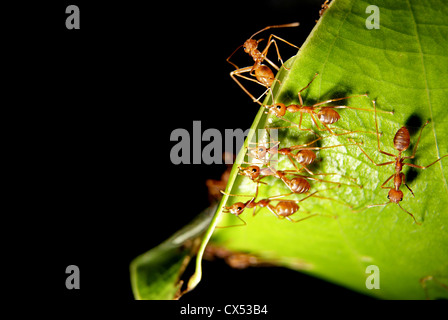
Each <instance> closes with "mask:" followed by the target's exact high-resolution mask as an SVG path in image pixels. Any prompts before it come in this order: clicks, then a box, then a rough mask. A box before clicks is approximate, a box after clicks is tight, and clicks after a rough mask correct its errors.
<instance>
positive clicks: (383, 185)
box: [381, 173, 395, 189]
mask: <svg viewBox="0 0 448 320" xmlns="http://www.w3.org/2000/svg"><path fill="white" fill-rule="evenodd" d="M393 177H395V173H394V174H393V175H391V176H390V177H389V178H387V180H386V181H384V183H383V184H382V185H381V188H383V189H393V188H392V187H385V185H386V183H388V182H389V181H390V180H391V179H392V178H393Z"/></svg>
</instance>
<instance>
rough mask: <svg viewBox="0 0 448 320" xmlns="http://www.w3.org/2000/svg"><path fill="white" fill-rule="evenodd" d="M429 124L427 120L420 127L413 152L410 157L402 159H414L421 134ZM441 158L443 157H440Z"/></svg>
mask: <svg viewBox="0 0 448 320" xmlns="http://www.w3.org/2000/svg"><path fill="white" fill-rule="evenodd" d="M428 123H429V120H427V121H426V123H425V124H424V125H423V126H422V128H421V129H420V134H419V135H418V140H417V143H416V144H415V146H414V150H413V152H412V156H409V157H403V159H414V157H415V153H416V152H417V147H418V144H419V142H420V138H421V137H422V132H423V129H425V127H426V125H427V124H428ZM442 158H443V157H442Z"/></svg>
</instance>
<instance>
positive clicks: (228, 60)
mask: <svg viewBox="0 0 448 320" xmlns="http://www.w3.org/2000/svg"><path fill="white" fill-rule="evenodd" d="M242 46H243V44H242V45H240V46H238V48H236V49H235V51H233V52H232V54H231V55H230V56H229V57H228V58H227V59H226V61H227V62H228V63H230V64H231V65H232V66H234V67H235V69H237V70H238V69H239V68H238V66H237V65H236V64H234V63H233V62H232V61H230V58H232V56H233V55H234V54H235V53H236V52H237V51H238V49H239V48H241V47H242Z"/></svg>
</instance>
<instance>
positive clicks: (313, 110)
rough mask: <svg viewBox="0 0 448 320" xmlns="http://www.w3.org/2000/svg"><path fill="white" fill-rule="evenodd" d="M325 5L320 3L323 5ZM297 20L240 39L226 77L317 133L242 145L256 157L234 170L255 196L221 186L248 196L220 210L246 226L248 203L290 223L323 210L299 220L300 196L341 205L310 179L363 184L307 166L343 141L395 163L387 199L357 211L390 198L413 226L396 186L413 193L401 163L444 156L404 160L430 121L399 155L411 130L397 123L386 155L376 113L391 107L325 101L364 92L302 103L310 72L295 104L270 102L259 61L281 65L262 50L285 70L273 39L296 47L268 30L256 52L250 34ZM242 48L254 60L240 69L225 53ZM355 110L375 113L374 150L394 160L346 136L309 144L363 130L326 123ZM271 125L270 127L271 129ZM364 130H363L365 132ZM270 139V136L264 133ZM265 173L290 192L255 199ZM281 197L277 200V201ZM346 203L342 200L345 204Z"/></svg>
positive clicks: (269, 82) (270, 77) (269, 75)
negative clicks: (283, 160) (278, 160)
mask: <svg viewBox="0 0 448 320" xmlns="http://www.w3.org/2000/svg"><path fill="white" fill-rule="evenodd" d="M324 9H325V8H323V10H324ZM298 25H299V23H297V22H296V23H290V24H283V25H273V26H268V27H266V28H264V29H261V30H260V31H258V32H256V33H254V34H253V35H252V36H251V37H250V38H249V39H248V40H246V41H245V42H244V44H243V45H241V46H239V47H238V48H237V49H236V50H235V51H234V52H233V53H232V54H231V55H230V56H229V57H228V58H227V61H228V62H229V63H230V64H232V65H233V66H234V67H235V70H234V71H232V72H231V73H230V76H231V77H232V79H233V80H234V81H235V82H236V83H237V84H238V85H239V86H240V87H241V89H243V91H244V92H245V93H246V94H247V95H249V97H251V99H252V100H253V101H254V102H256V103H258V104H260V105H261V106H262V107H264V108H265V109H266V111H265V113H267V114H273V115H275V116H276V117H277V118H279V119H281V120H284V121H287V122H289V123H290V126H288V127H296V128H297V129H298V130H300V131H302V132H303V131H309V132H311V133H313V134H314V135H316V138H315V139H314V140H313V141H311V142H309V143H306V144H301V145H293V146H289V147H283V148H280V142H279V141H269V142H268V145H267V146H266V145H264V144H263V143H254V144H255V146H251V147H247V148H246V149H247V151H248V153H250V156H251V157H252V158H254V159H256V160H257V162H256V163H250V162H249V163H246V164H249V166H246V167H241V166H240V167H239V168H238V169H239V172H238V173H239V174H240V175H243V176H245V177H247V178H249V179H251V180H252V181H253V182H254V183H256V192H255V195H250V196H248V195H234V194H227V193H225V192H223V191H221V193H223V194H227V195H229V196H239V197H250V200H248V201H246V202H237V203H234V204H233V205H230V206H224V207H223V212H225V213H231V214H233V215H235V216H236V217H237V218H238V219H240V220H241V221H242V224H238V225H236V226H242V225H246V222H245V221H244V220H243V219H242V218H241V217H240V215H241V214H242V213H243V212H244V210H245V209H251V208H253V209H254V211H253V215H255V214H256V209H257V207H258V208H267V209H268V210H269V211H270V212H272V213H273V214H274V215H275V216H276V217H277V218H280V219H283V218H284V219H287V220H289V221H290V222H294V223H295V222H299V221H303V220H305V219H308V218H311V217H314V216H317V215H320V216H324V215H323V214H311V213H309V212H308V214H309V215H308V216H306V217H303V218H300V219H292V218H291V216H292V215H293V214H295V213H296V212H298V211H299V209H300V206H299V203H300V202H302V201H305V200H307V199H309V198H311V197H314V198H320V199H328V200H332V201H337V202H340V203H342V204H345V203H344V202H342V201H339V200H337V199H333V198H327V197H323V196H321V195H319V194H318V193H319V192H321V191H323V190H318V191H314V192H311V191H310V190H311V185H310V182H309V181H315V182H320V183H330V184H334V185H335V186H333V187H331V188H329V189H333V188H339V187H340V186H341V185H348V186H352V187H358V188H362V186H361V185H358V184H356V183H354V184H353V183H351V184H345V183H341V182H335V181H330V180H325V179H319V178H317V177H316V176H334V175H338V176H342V177H346V178H348V179H350V180H353V181H356V180H355V179H353V178H351V177H347V176H343V175H341V174H338V173H316V172H313V171H312V170H311V169H309V167H308V166H309V165H311V164H312V163H313V162H314V161H315V159H316V153H315V151H316V150H323V149H329V148H337V147H341V146H345V145H356V146H357V147H358V148H359V150H361V152H362V153H363V154H364V155H365V156H366V157H367V158H368V159H369V160H370V161H371V162H372V163H373V164H374V165H375V166H388V165H393V166H394V167H395V170H394V173H393V174H392V175H391V176H390V177H389V178H388V179H387V180H386V181H385V182H384V183H383V184H382V185H381V188H383V189H389V193H388V196H387V197H388V199H389V201H388V202H386V203H382V204H373V205H368V206H366V207H364V208H361V209H359V210H356V211H362V210H365V209H367V208H371V207H376V206H386V205H388V204H390V203H395V204H397V205H398V206H399V207H400V208H401V209H402V210H403V211H404V212H406V213H407V214H409V215H410V216H411V217H412V218H413V220H414V222H415V223H416V224H418V225H420V224H421V223H420V222H417V220H416V219H415V217H414V215H413V214H412V213H410V212H408V211H407V210H405V209H404V208H403V207H402V206H401V205H400V202H401V201H402V200H403V192H402V191H401V190H400V187H401V185H403V184H404V185H405V186H406V187H407V188H408V189H409V191H410V192H411V193H412V195H414V193H413V191H412V190H411V188H410V187H409V186H408V185H407V184H406V182H405V174H404V173H403V172H402V170H403V167H404V166H409V167H413V168H418V169H426V168H428V167H430V166H432V165H434V164H435V163H436V162H438V161H440V160H441V159H443V158H445V157H447V156H448V155H444V156H443V157H441V158H439V159H437V160H435V161H434V162H432V163H431V164H429V165H427V166H420V165H415V164H412V163H408V162H404V160H406V159H413V158H414V157H415V154H416V151H417V147H418V144H419V142H420V137H421V134H422V131H423V129H424V128H425V126H426V125H427V124H428V123H429V121H427V122H426V123H425V124H424V125H423V126H422V128H421V130H420V134H419V137H418V140H417V143H415V146H414V149H413V152H412V155H411V156H403V152H404V151H406V150H407V149H408V148H409V146H410V134H409V131H408V129H407V128H406V127H404V126H403V127H401V128H400V129H399V130H398V131H397V133H396V134H395V137H394V140H393V146H394V148H395V149H396V150H397V152H398V154H396V155H395V154H391V153H388V152H385V151H383V150H381V146H380V135H381V133H380V132H379V131H378V116H377V113H388V114H393V111H381V110H377V108H376V103H375V101H372V103H373V106H374V108H373V110H372V109H363V108H357V107H350V106H345V105H337V106H334V105H328V104H329V103H332V102H335V101H340V100H346V99H349V98H354V97H362V96H366V97H367V96H368V95H367V94H361V95H355V96H349V97H342V98H335V99H329V100H326V101H323V102H318V103H315V104H313V105H310V106H306V105H304V103H303V100H302V96H301V93H302V92H303V91H304V90H305V89H307V88H308V87H309V86H310V85H311V83H312V82H313V81H314V79H315V78H316V77H317V76H318V74H317V73H316V74H315V75H314V77H313V78H312V80H311V81H310V82H309V83H308V85H307V86H305V87H304V88H303V89H301V90H300V91H299V92H298V99H299V102H300V103H299V104H290V105H285V104H283V103H275V101H274V95H273V92H272V86H273V84H274V82H275V81H278V80H276V79H275V76H274V72H273V71H272V70H271V68H270V67H269V66H268V65H265V64H263V63H264V62H266V63H267V64H269V65H270V66H271V67H272V68H274V69H275V70H277V71H279V70H280V68H279V67H278V66H277V65H276V64H275V63H273V62H272V61H271V60H269V59H268V57H267V53H268V50H269V48H270V47H271V46H272V45H274V46H275V49H276V53H277V57H278V60H279V61H280V62H281V67H283V68H285V69H286V70H289V69H287V68H286V66H284V64H283V60H282V58H281V56H280V52H279V49H278V46H277V42H276V40H278V41H282V42H284V43H286V44H288V45H291V46H292V47H294V48H297V49H299V47H297V46H295V45H294V44H291V43H289V42H288V41H286V40H284V39H282V38H280V37H278V36H276V35H273V34H271V35H270V36H269V39H268V42H267V45H266V47H265V48H264V50H262V51H260V50H259V49H258V45H259V43H260V42H261V41H262V40H263V39H260V40H255V39H254V36H255V35H257V34H259V33H261V32H263V31H266V30H268V29H273V28H286V27H297V26H298ZM241 47H243V49H244V52H246V53H247V54H249V55H250V56H251V57H252V58H253V60H254V64H253V65H252V66H248V67H245V68H239V67H238V66H237V65H236V64H235V63H233V62H231V61H230V58H231V57H232V56H233V55H234V54H235V53H236V52H237V51H238V50H239V49H240V48H241ZM239 79H245V80H249V81H253V82H256V83H258V84H260V85H262V86H263V87H265V88H266V91H265V92H264V93H263V94H262V95H261V96H260V97H259V98H255V97H254V96H253V95H252V94H251V93H250V92H249V90H247V89H246V88H245V87H244V86H243V84H242V83H241V82H240V80H239ZM268 92H270V96H271V98H272V102H273V104H271V105H263V104H262V103H261V102H260V98H261V97H263V96H264V95H265V94H267V93H268ZM344 108H346V109H355V110H360V111H369V112H374V118H375V129H376V130H375V132H371V133H374V134H376V136H377V142H378V152H380V153H382V154H384V155H386V156H388V157H392V158H394V160H392V161H388V162H383V163H376V162H375V161H374V160H373V159H372V158H371V157H370V156H369V155H368V154H367V152H366V151H365V150H364V149H363V148H362V147H361V145H362V142H356V141H355V140H353V139H351V138H349V139H348V140H349V142H350V144H345V145H344V144H340V145H332V146H325V147H317V146H313V144H314V143H316V142H317V141H319V140H321V139H324V138H326V137H328V136H329V135H330V136H340V135H347V134H352V133H355V132H363V131H349V130H344V129H337V128H331V127H330V125H332V124H334V123H336V122H337V121H338V120H339V119H340V118H341V116H340V115H339V113H338V112H337V111H336V110H335V109H344ZM297 112H298V113H300V117H299V122H298V123H294V122H292V121H290V120H287V119H286V118H284V116H285V115H286V114H290V113H297ZM303 114H309V115H310V117H311V120H312V122H313V123H314V125H315V126H316V128H317V130H318V131H327V132H328V133H329V135H327V136H319V135H317V133H316V132H315V131H314V130H312V129H310V128H304V127H302V117H303ZM280 128H286V127H280ZM280 128H274V129H280ZM271 129H272V128H271ZM335 129H337V130H343V131H345V132H343V133H338V134H337V133H335V132H334V131H335ZM366 133H368V132H366ZM269 140H271V139H270V138H269ZM273 155H283V156H286V157H288V159H289V161H290V163H291V164H292V165H293V167H294V170H276V169H275V168H274V167H273V166H271V165H270V160H271V158H272V156H273ZM304 171H305V172H306V173H308V175H304V174H302V173H304ZM268 176H273V177H275V178H277V179H279V180H281V181H282V182H283V183H284V184H285V185H286V187H287V188H288V189H289V191H290V192H289V193H287V194H281V195H277V196H272V197H268V198H264V199H259V200H257V197H258V189H259V185H260V184H266V183H265V182H264V181H262V180H263V179H264V178H266V177H268ZM391 180H392V181H393V186H391V187H389V186H386V184H387V183H388V182H390V181H391ZM329 189H325V190H329ZM293 194H305V195H306V196H305V197H304V198H302V199H300V200H284V199H281V198H285V197H288V196H290V195H293ZM279 199H280V200H279ZM273 201H276V202H277V204H276V205H273V204H272V202H273ZM346 205H347V204H346ZM349 207H350V208H352V207H351V206H349ZM330 217H333V218H336V217H334V216H330Z"/></svg>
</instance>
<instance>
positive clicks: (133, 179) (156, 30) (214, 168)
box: [11, 0, 370, 312]
mask: <svg viewBox="0 0 448 320" xmlns="http://www.w3.org/2000/svg"><path fill="white" fill-rule="evenodd" d="M142 3H143V2H142ZM69 4H76V5H78V6H79V8H80V19H81V21H80V22H81V28H80V30H67V29H66V28H65V19H66V17H67V16H68V15H67V14H66V13H65V8H66V7H67V5H69ZM320 4H321V3H320V1H309V2H307V1H290V0H282V1H274V0H271V1H216V2H215V1H192V2H190V1H174V2H172V1H171V2H160V3H158V2H151V4H148V3H147V4H145V5H143V4H141V3H137V2H110V1H107V2H106V1H99V2H98V1H96V2H95V4H92V2H87V1H73V2H57V3H56V2H55V4H49V3H46V4H45V5H43V4H39V5H37V4H36V5H35V7H34V6H33V7H32V8H30V7H27V8H23V9H19V17H18V19H19V21H16V23H15V24H13V25H11V30H13V29H14V26H17V27H21V26H25V27H24V30H23V32H21V34H20V36H18V37H15V41H17V42H18V43H20V44H21V47H20V48H23V49H20V54H21V55H23V60H22V66H23V68H24V70H23V72H20V73H16V76H17V77H18V81H19V82H20V83H23V84H26V88H27V89H26V90H22V91H21V96H19V98H22V97H23V99H24V101H25V98H29V100H30V101H31V102H28V101H29V100H28V99H26V101H27V102H26V103H22V102H21V100H20V99H19V100H18V102H17V105H18V106H19V107H20V110H21V113H22V118H21V119H24V120H23V121H28V122H29V123H30V128H31V129H30V130H29V133H27V134H26V136H27V138H26V143H24V146H23V148H24V149H25V150H26V151H25V153H26V159H25V163H26V170H25V172H26V180H24V181H26V183H25V185H26V189H27V190H28V191H29V192H30V193H31V194H32V197H29V201H27V202H28V204H29V205H30V206H31V208H32V210H31V214H30V216H29V218H27V225H29V226H31V228H32V229H34V231H37V235H36V236H35V237H33V239H34V240H33V241H31V243H30V245H31V250H30V249H28V250H30V251H35V252H38V255H39V261H41V262H40V266H41V267H43V269H44V270H45V271H44V273H43V275H42V277H41V280H42V281H43V283H44V286H45V287H46V289H48V292H49V293H50V294H51V298H52V299H53V298H57V299H58V301H61V302H64V303H67V304H69V306H70V308H78V307H79V306H81V307H83V306H84V305H90V304H91V303H98V301H107V302H110V301H114V302H116V306H121V305H125V306H126V305H129V304H131V305H133V304H132V303H131V301H133V296H132V292H131V288H130V280H129V263H130V262H131V260H132V259H133V258H135V257H136V256H137V255H139V254H141V253H144V252H146V251H147V250H149V249H151V248H152V247H154V246H156V245H158V244H159V243H161V242H162V241H164V240H165V239H167V238H168V237H169V236H170V235H172V234H173V233H174V232H175V231H177V230H178V229H180V228H181V227H182V226H184V225H185V224H187V223H188V222H189V221H191V220H192V219H193V218H194V217H195V216H196V215H197V214H198V213H199V212H201V211H202V210H203V209H204V208H206V207H207V206H208V196H207V188H206V186H205V180H206V179H209V178H211V179H219V177H220V175H221V173H222V172H223V171H224V170H225V165H218V164H214V165H205V164H201V165H193V164H190V165H182V164H181V165H173V164H172V163H171V161H170V157H169V155H170V150H171V148H172V147H173V146H174V145H175V142H171V141H170V134H171V132H172V131H173V130H174V129H177V128H184V129H187V130H188V131H189V132H190V133H191V134H192V126H193V121H195V120H198V121H201V124H202V131H204V130H206V129H208V128H216V129H218V130H219V131H220V132H222V133H224V130H225V129H235V128H241V129H243V130H246V129H247V128H249V127H250V125H251V124H252V121H253V118H254V116H255V114H256V112H257V110H258V105H256V104H254V103H252V101H251V100H250V98H249V97H248V96H247V95H246V94H245V93H244V92H243V91H242V90H241V89H240V88H239V87H238V86H237V84H236V83H235V82H234V81H233V80H232V79H231V78H230V76H229V72H230V71H232V70H233V67H232V66H231V65H230V64H228V63H227V62H226V58H227V57H228V56H229V55H230V54H231V53H232V52H233V50H234V49H235V48H236V47H237V46H239V45H240V44H242V43H243V42H244V41H245V40H246V39H247V38H248V37H250V36H251V35H252V34H253V33H254V32H256V31H258V30H260V29H262V28H264V27H265V26H268V25H274V24H284V23H290V22H295V21H299V22H300V24H301V25H300V26H299V27H298V28H289V29H277V30H275V32H273V33H275V34H276V35H279V36H280V37H283V38H285V39H287V40H288V41H290V42H292V43H294V44H297V45H299V46H301V44H302V43H303V42H304V41H305V39H306V37H307V35H308V34H309V32H310V31H311V30H312V28H313V27H314V26H315V20H316V19H318V17H319V14H318V12H319V10H320ZM36 12H37V13H38V14H35V13H36ZM30 16H31V18H30ZM21 31H22V30H21ZM269 34H270V33H269V32H266V33H265V34H262V35H260V37H264V38H265V39H266V38H267V37H268V36H269ZM262 44H263V45H264V44H265V42H262ZM279 45H280V50H281V52H282V56H283V59H284V60H285V61H286V60H287V59H288V58H289V57H290V56H292V55H293V54H294V52H295V50H294V49H291V48H289V47H288V46H287V45H284V44H282V43H280V44H279ZM262 47H264V46H262ZM271 57H272V60H274V61H275V54H273V55H272V56H271ZM232 60H234V61H236V63H237V64H238V65H239V66H241V67H243V66H246V65H250V63H251V59H250V57H249V56H245V54H244V52H243V51H239V52H238V54H237V55H236V56H235V58H234V59H232ZM23 87H24V86H23ZM23 87H22V88H23ZM247 87H248V88H250V90H251V91H253V92H259V93H260V94H261V93H262V92H263V88H262V87H261V86H257V85H255V86H250V85H249V84H248V86H247ZM24 101H23V102H24ZM206 144H207V143H203V144H202V146H205V145H206ZM33 234H34V233H33ZM37 240H39V241H37ZM71 264H74V265H77V266H78V267H79V268H80V271H81V289H80V290H71V291H69V290H67V289H66V288H65V278H66V276H67V275H66V274H65V268H66V267H67V266H68V265H71ZM203 266H204V270H203V271H204V273H203V279H202V282H201V283H200V284H199V285H198V287H197V288H196V289H195V290H194V291H193V292H191V293H189V294H187V295H185V296H184V297H183V298H182V299H181V301H180V303H181V304H182V305H184V304H187V303H190V304H195V305H201V303H205V302H208V303H212V304H218V303H219V304H223V305H225V304H227V303H238V304H246V303H258V304H269V303H270V304H271V308H274V310H275V309H276V308H277V311H278V310H279V309H280V308H282V309H283V308H284V309H286V310H287V311H290V312H295V311H296V308H297V305H296V302H295V301H299V300H300V301H348V300H349V301H353V300H368V299H370V298H369V297H366V296H364V295H360V294H357V293H354V292H352V291H349V290H347V289H345V288H341V287H339V286H336V285H333V284H330V283H327V282H324V281H322V280H319V279H316V278H313V277H309V276H306V275H303V274H300V273H297V272H294V271H290V270H287V269H282V268H250V269H246V270H233V269H231V268H230V267H228V266H227V265H226V264H224V263H223V262H221V261H216V262H207V261H205V262H204V264H203ZM273 303H274V304H275V305H274V306H273V305H272V304H273ZM280 306H281V307H280ZM305 307H306V306H305ZM176 308H177V307H176ZM175 311H176V312H177V309H176V310H175Z"/></svg>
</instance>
